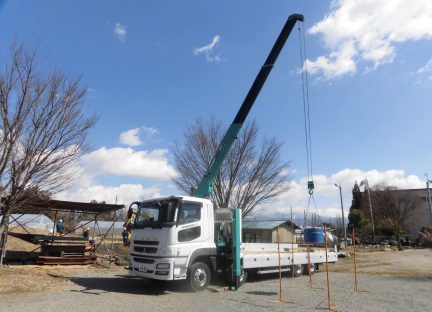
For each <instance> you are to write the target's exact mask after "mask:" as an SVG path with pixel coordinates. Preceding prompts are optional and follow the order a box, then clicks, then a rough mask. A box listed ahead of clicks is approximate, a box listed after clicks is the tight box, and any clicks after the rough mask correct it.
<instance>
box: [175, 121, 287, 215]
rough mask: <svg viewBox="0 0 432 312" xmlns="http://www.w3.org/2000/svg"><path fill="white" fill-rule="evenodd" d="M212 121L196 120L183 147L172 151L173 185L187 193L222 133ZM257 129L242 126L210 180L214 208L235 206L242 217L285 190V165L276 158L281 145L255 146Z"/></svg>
mask: <svg viewBox="0 0 432 312" xmlns="http://www.w3.org/2000/svg"><path fill="white" fill-rule="evenodd" d="M223 130H224V129H223V127H222V125H221V123H220V122H217V121H215V120H214V119H212V120H210V122H208V123H207V124H204V122H203V121H201V120H196V121H195V122H194V123H193V124H191V125H189V126H188V128H187V130H186V131H185V134H184V139H185V143H184V145H179V144H177V145H176V146H175V148H174V159H175V162H176V166H177V170H178V172H179V177H178V178H175V179H173V181H174V183H175V185H176V186H177V187H178V188H179V189H181V190H183V191H184V192H185V193H190V191H191V189H192V188H195V187H196V186H197V185H198V183H199V182H200V180H201V178H202V177H203V176H204V173H205V172H206V170H207V168H208V167H209V164H210V163H211V161H212V158H213V157H214V155H215V153H216V150H217V148H218V145H219V143H220V141H221V139H222V136H223V134H224V131H223ZM257 134H258V126H257V125H256V123H255V122H251V123H248V124H246V125H245V126H244V128H243V129H242V131H241V132H240V134H239V137H238V138H237V140H236V141H235V143H234V144H233V146H232V148H231V150H230V152H229V153H228V155H227V157H226V159H225V161H224V164H223V165H222V168H221V170H220V172H219V173H218V175H217V176H216V178H215V181H214V191H213V194H212V198H211V199H212V200H213V202H214V203H215V204H216V206H217V207H238V208H241V209H242V214H243V216H246V215H248V214H250V213H252V211H253V210H254V209H255V208H256V207H257V206H259V205H261V204H264V203H268V202H270V201H272V200H274V199H275V198H276V197H277V196H278V195H280V194H281V193H283V192H286V191H287V190H288V182H289V179H290V177H289V175H288V163H286V162H282V161H281V159H280V151H281V146H282V144H281V143H279V142H277V141H276V140H275V139H270V140H264V142H263V143H262V145H261V146H260V147H259V148H258V147H257Z"/></svg>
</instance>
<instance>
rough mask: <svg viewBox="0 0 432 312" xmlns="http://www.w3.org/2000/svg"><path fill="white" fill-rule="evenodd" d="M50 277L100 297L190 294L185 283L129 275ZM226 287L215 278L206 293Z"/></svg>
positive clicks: (74, 290)
mask: <svg viewBox="0 0 432 312" xmlns="http://www.w3.org/2000/svg"><path fill="white" fill-rule="evenodd" d="M48 275H50V276H51V277H54V278H59V279H65V278H66V279H68V280H69V281H71V282H72V283H74V284H76V285H78V286H81V287H83V288H84V289H72V290H71V291H73V292H81V293H85V294H92V295H100V294H103V293H107V292H111V293H112V292H114V293H125V294H133V295H151V296H161V295H166V294H169V293H191V292H192V291H191V290H190V288H189V285H188V284H187V282H186V281H184V280H183V281H158V280H152V279H146V278H135V277H131V276H129V275H115V276H108V277H65V276H61V275H55V274H51V273H48ZM221 286H226V285H223V282H222V281H220V280H219V279H217V278H215V279H214V281H213V282H212V284H211V285H210V287H209V288H208V291H211V292H213V291H215V288H218V287H221Z"/></svg>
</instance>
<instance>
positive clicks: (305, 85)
mask: <svg viewBox="0 0 432 312" xmlns="http://www.w3.org/2000/svg"><path fill="white" fill-rule="evenodd" d="M302 25H303V27H299V28H298V30H299V53H300V68H301V77H302V99H303V119H304V131H305V147H306V166H307V175H308V192H309V200H308V204H307V207H306V214H305V216H304V222H303V226H304V227H303V228H305V226H306V218H307V215H308V212H309V206H310V202H311V199H312V201H313V204H314V206H315V210H316V213H317V216H318V220H319V222H320V223H321V217H320V215H319V212H318V208H317V205H316V202H315V198H314V196H313V190H314V187H315V186H314V181H313V162H312V138H311V118H310V103H309V81H308V74H307V62H306V42H305V41H306V40H305V33H304V22H303V24H302Z"/></svg>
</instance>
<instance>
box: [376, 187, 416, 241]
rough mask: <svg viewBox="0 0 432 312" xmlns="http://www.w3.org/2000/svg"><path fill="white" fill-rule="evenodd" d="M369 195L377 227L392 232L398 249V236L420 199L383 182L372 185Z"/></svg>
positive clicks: (413, 213)
mask: <svg viewBox="0 0 432 312" xmlns="http://www.w3.org/2000/svg"><path fill="white" fill-rule="evenodd" d="M371 196H372V202H373V207H374V211H375V212H376V213H375V216H376V218H377V223H378V224H379V227H381V230H385V229H388V230H390V231H391V232H393V235H394V236H395V238H396V240H397V242H398V247H399V249H402V245H401V241H400V236H401V234H403V233H404V232H405V230H406V226H407V225H408V222H409V220H410V219H411V218H412V217H413V216H414V215H415V214H416V213H417V208H418V206H419V201H420V199H419V198H418V197H416V196H414V195H411V194H409V193H407V192H405V191H404V190H399V189H397V188H396V187H392V186H387V185H385V184H380V185H376V186H374V188H373V191H372V192H371Z"/></svg>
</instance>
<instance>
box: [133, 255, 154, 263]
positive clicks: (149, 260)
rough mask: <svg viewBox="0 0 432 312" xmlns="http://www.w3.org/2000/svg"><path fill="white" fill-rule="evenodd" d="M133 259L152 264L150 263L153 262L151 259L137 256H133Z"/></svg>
mask: <svg viewBox="0 0 432 312" xmlns="http://www.w3.org/2000/svg"><path fill="white" fill-rule="evenodd" d="M134 260H135V261H136V262H139V263H146V264H152V263H154V262H155V261H154V260H153V259H144V258H137V257H134Z"/></svg>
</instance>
